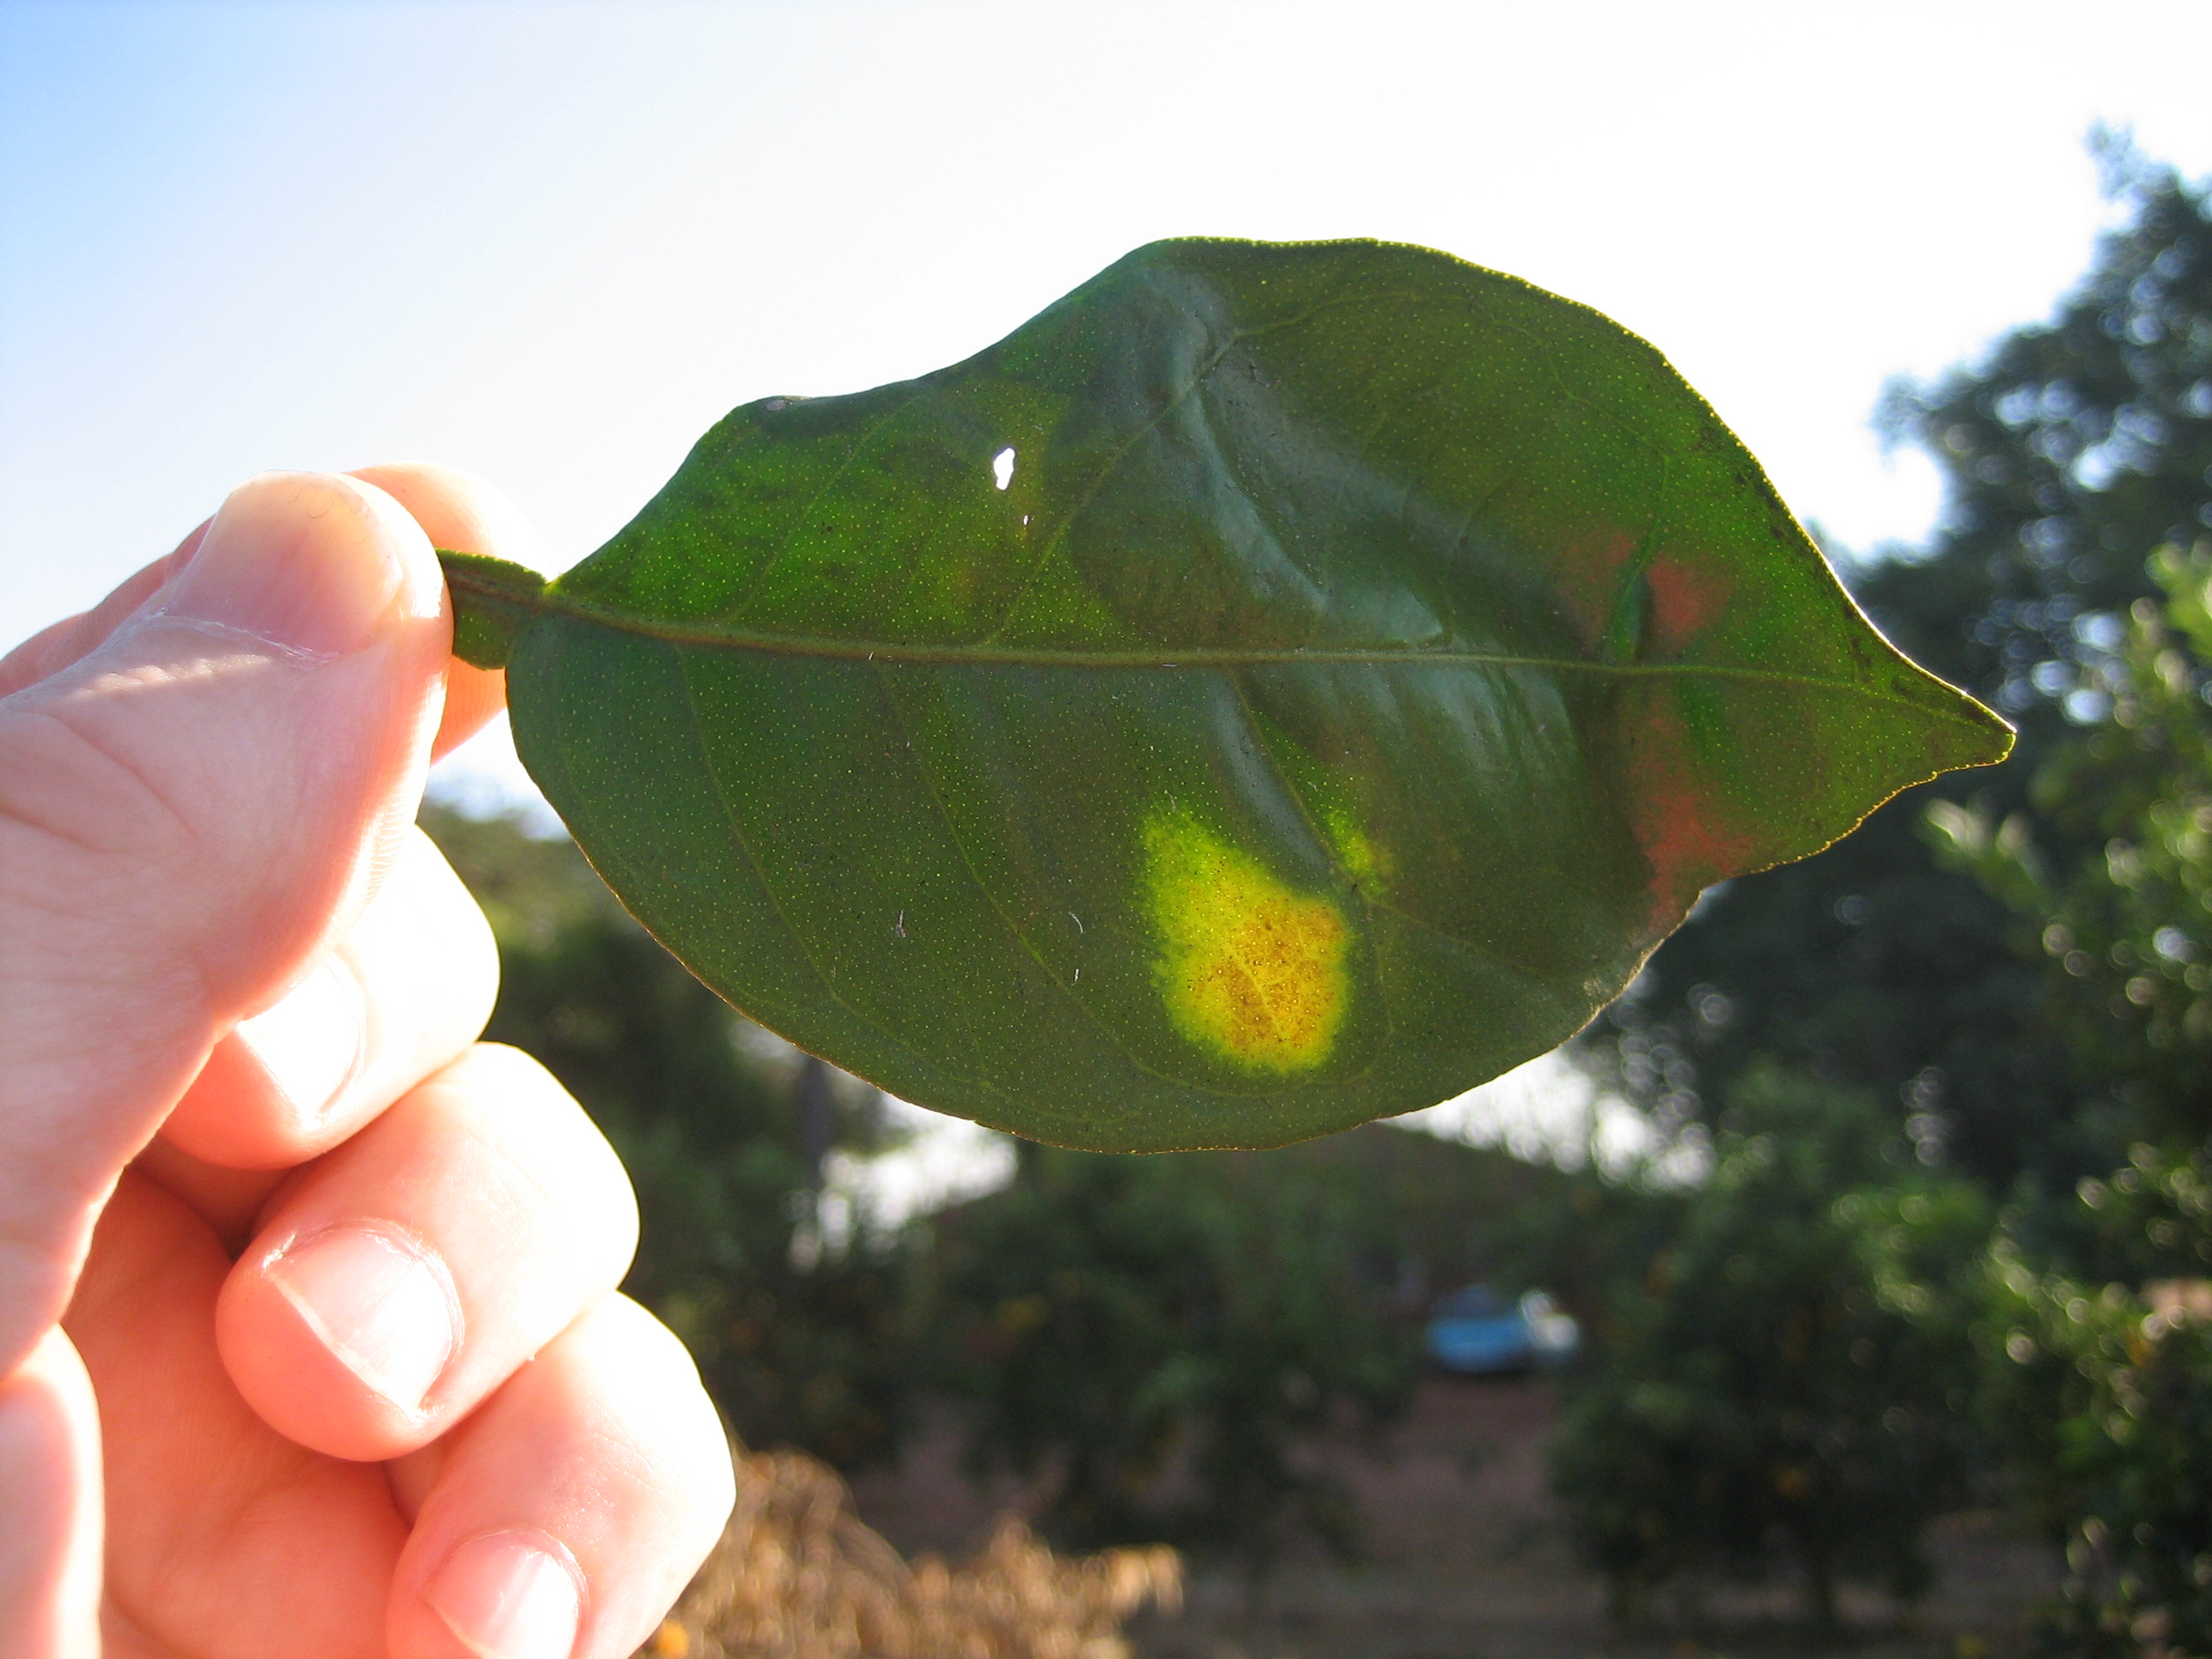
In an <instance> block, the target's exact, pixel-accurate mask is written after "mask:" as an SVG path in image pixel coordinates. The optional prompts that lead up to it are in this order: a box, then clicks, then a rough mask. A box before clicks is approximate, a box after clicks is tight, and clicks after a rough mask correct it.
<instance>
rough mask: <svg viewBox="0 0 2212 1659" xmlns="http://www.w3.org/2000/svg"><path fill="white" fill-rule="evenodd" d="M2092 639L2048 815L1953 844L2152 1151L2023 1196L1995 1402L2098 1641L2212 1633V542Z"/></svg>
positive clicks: (2046, 788)
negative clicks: (2208, 1477)
mask: <svg viewBox="0 0 2212 1659" xmlns="http://www.w3.org/2000/svg"><path fill="white" fill-rule="evenodd" d="M2149 574H2150V578H2151V579H2152V580H2154V582H2155V583H2156V585H2157V586H2158V588H2159V590H2160V592H2162V593H2163V595H2164V596H2165V604H2164V605H2159V604H2156V603H2154V602H2153V601H2151V600H2148V599H2138V600H2136V601H2135V603H2134V604H2133V605H2131V606H2130V612H2129V616H2128V618H2127V621H2126V624H2125V626H2124V629H2120V630H2118V635H2117V637H2114V636H2113V635H2109V634H2108V635H2105V636H2104V637H2103V638H2102V640H2101V641H2100V646H2101V647H2102V648H2100V649H2098V650H2095V651H2093V652H2088V653H2084V655H2083V657H2082V659H2081V662H2080V664H2079V667H2078V676H2077V684H2076V686H2075V692H2074V696H2075V710H2076V718H2077V719H2078V720H2082V721H2083V722H2084V723H2085V725H2086V728H2087V729H2086V730H2084V731H2082V732H2079V733H2077V734H2075V735H2073V736H2070V737H2069V738H2065V739H2063V741H2061V742H2059V743H2057V744H2054V745H2053V746H2052V748H2051V751H2050V753H2049V756H2048V757H2047V758H2046V760H2045V763H2044V765H2043V767H2042V769H2040V770H2039V773H2038V774H2037V775H2036V777H2035V780H2034V784H2033V790H2032V792H2031V795H2032V799H2033V805H2034V807H2035V808H2036V809H2037V810H2036V811H2034V812H2033V813H2030V812H2027V811H2021V812H2015V813H2014V814H2012V815H2010V816H2008V817H2006V818H2005V819H2004V820H2003V821H2002V823H1998V822H1997V821H1996V819H1995V817H1993V816H1992V815H1991V814H1990V812H1988V811H1969V810H1967V809H1965V808H1962V807H1960V806H1958V805H1955V804H1952V803H1948V802H1939V803H1937V804H1936V805H1935V806H1933V807H1932V808H1931V809H1930V811H1929V829H1930V832H1931V840H1932V841H1933V842H1934V843H1935V845H1936V849H1937V851H1938V854H1939V856H1941V857H1942V858H1943V859H1944V860H1945V861H1946V862H1947V863H1948V864H1950V865H1952V866H1954V867H1956V868H1960V869H1962V870H1965V871H1967V872H1971V873H1972V875H1973V876H1974V877H1975V878H1977V879H1978V880H1979V881H1980V882H1981V883H1982V884H1984V886H1985V887H1986V888H1987V889H1988V890H1990V892H1991V893H1992V894H1994V895H1996V896H1999V897H2001V898H2002V899H2003V900H2004V901H2005V902H2007V903H2008V904H2009V905H2010V906H2012V907H2013V908H2014V910H2015V915H2016V917H2017V921H2018V926H2017V928H2016V941H2017V944H2018V945H2019V948H2020V950H2021V954H2022V957H2023V958H2024V959H2026V960H2028V961H2031V962H2039V963H2040V965H2041V971H2042V973H2043V975H2044V976H2045V981H2046V983H2047V986H2048V987H2049V997H2048V1006H2050V1007H2051V1010H2052V1011H2053V1012H2054V1014H2055V1015H2056V1016H2057V1022H2058V1026H2059V1029H2060V1030H2062V1031H2063V1033H2064V1034H2065V1036H2066V1037H2067V1038H2068V1040H2069V1045H2070V1047H2071V1048H2072V1050H2073V1053H2074V1055H2075V1062H2076V1066H2077V1070H2078V1071H2079V1073H2081V1075H2082V1076H2083V1077H2084V1078H2086V1079H2091V1080H2093V1082H2094V1084H2095V1085H2097V1099H2098V1101H2099V1103H2100V1104H2099V1115H2100V1118H2101V1119H2102V1120H2103V1121H2104V1122H2105V1123H2106V1126H2107V1128H2108V1133H2110V1134H2112V1136H2115V1137H2118V1136H2124V1135H2135V1136H2139V1137H2142V1139H2139V1140H2138V1141H2137V1142H2136V1145H2135V1146H2133V1147H2132V1149H2131V1151H2130V1157H2129V1160H2128V1162H2127V1163H2126V1164H2124V1165H2123V1166H2122V1167H2120V1168H2119V1169H2118V1170H2113V1171H2112V1172H2110V1173H2109V1174H2108V1175H2106V1176H2104V1177H2103V1178H2101V1179H2084V1180H2082V1181H2081V1182H2080V1183H2079V1184H2078V1185H2077V1186H2076V1187H2075V1189H2074V1190H2073V1191H2071V1192H2068V1193H2063V1194H2055V1195H2052V1196H2051V1197H2048V1198H2045V1199H2044V1200H2041V1201H2040V1202H2027V1201H2024V1202H2021V1203H2020V1204H2017V1205H2015V1206H2013V1208H2012V1209H2011V1210H2010V1211H2008V1214H2007V1216H2006V1218H2005V1225H2004V1227H2003V1229H2002V1232H2001V1234H2000V1237H1999V1238H1998V1240H1997V1242H1996V1246H1995V1248H1994V1249H1993V1251H1992V1253H1991V1256H1990V1273H1989V1286H1988V1289H1989V1296H1990V1310H1989V1313H1988V1316H1987V1317H1986V1319H1985V1321H1984V1328H1983V1332H1982V1346H1983V1350H1984V1356H1985V1361H1986V1366H1987V1377H1986V1384H1985V1409H1986V1411H1987V1414H1988V1419H1989V1420H1990V1422H1991V1424H1992V1425H1994V1426H1995V1427H1996V1431H1997V1435H1998V1438H1999V1440H2000V1442H2001V1443H2002V1445H2003V1447H2004V1449H2005V1452H2006V1454H2007V1458H2008V1465H2009V1469H2010V1473H2011V1475H2012V1478H2013V1482H2014V1486H2015V1491H2016V1492H2017V1493H2018V1495H2019V1496H2020V1497H2021V1498H2022V1499H2023V1500H2025V1502H2026V1503H2027V1506H2028V1508H2029V1509H2030V1510H2031V1512H2032V1513H2033V1515H2034V1516H2036V1518H2037V1519H2038V1520H2039V1522H2041V1523H2042V1524H2043V1526H2044V1527H2045V1529H2046V1530H2047V1531H2048V1533H2049V1534H2050V1535H2051V1537H2052V1538H2053V1539H2054V1541H2057V1542H2058V1543H2060V1544H2061V1545H2062V1546H2063V1547H2064V1549H2065V1551H2066V1560H2067V1565H2068V1577H2067V1583H2066V1588H2065V1595H2064V1596H2063V1599H2062V1601H2061V1603H2060V1605H2059V1606H2058V1607H2057V1608H2056V1609H2055V1610H2054V1613H2053V1617H2052V1620H2051V1624H2052V1627H2053V1632H2054V1634H2055V1635H2056V1636H2057V1637H2058V1638H2060V1639H2062V1640H2063V1642H2064V1643H2065V1644H2066V1645H2067V1646H2068V1647H2069V1648H2070V1649H2071V1650H2075V1651H2083V1652H2090V1653H2100V1654H2101V1653H2111V1654H2121V1653H2135V1652H2172V1653H2180V1652H2202V1651H2205V1650H2208V1649H2212V1593H2209V1592H2208V1587H2212V1493H2208V1489H2207V1487H2206V1486H2205V1481H2204V1471H2205V1469H2206V1468H2207V1467H2208V1466H2212V1280H2208V1279H2206V1278H2205V1275H2206V1274H2207V1273H2212V1145H2208V1141H2207V1136H2208V1134H2212V711H2208V709H2207V708H2206V693H2207V690H2208V682H2207V679H2206V675H2205V671H2204V668H2203V665H2204V664H2206V663H2212V603H2208V601H2212V538H2197V540H2196V541H2195V542H2194V543H2192V544H2191V548H2190V550H2189V551H2187V552H2186V553H2185V552H2183V551H2182V550H2179V548H2175V547H2167V548H2164V549H2161V550H2160V551H2159V552H2158V553H2157V554H2155V555H2154V556H2153V557H2152V559H2151V560H2150V562H2149Z"/></svg>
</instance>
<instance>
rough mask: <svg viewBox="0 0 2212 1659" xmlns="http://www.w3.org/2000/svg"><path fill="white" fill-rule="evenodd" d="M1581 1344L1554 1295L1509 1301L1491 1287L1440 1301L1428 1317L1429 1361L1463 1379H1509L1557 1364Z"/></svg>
mask: <svg viewBox="0 0 2212 1659" xmlns="http://www.w3.org/2000/svg"><path fill="white" fill-rule="evenodd" d="M1581 1342H1582V1328H1581V1327H1580V1326H1578V1325H1577V1324H1576V1323H1575V1320H1574V1316H1572V1315H1571V1314H1568V1313H1565V1312H1563V1311H1562V1310H1560V1307H1559V1304H1558V1302H1556V1301H1554V1300H1553V1297H1552V1296H1551V1294H1550V1292H1548V1291H1529V1292H1528V1294H1527V1295H1525V1296H1522V1297H1520V1298H1518V1299H1517V1300H1516V1301H1511V1302H1509V1301H1507V1300H1505V1298H1504V1297H1501V1296H1499V1295H1498V1292H1497V1291H1494V1290H1492V1288H1491V1287H1490V1286H1489V1285H1468V1286H1467V1288H1466V1289H1464V1290H1459V1291H1453V1292H1452V1293H1451V1294H1450V1295H1449V1296H1446V1297H1440V1298H1439V1299H1438V1300H1437V1304H1436V1308H1435V1310H1434V1311H1433V1312H1432V1313H1431V1316H1430V1319H1429V1334H1428V1351H1429V1358H1431V1359H1432V1360H1434V1361H1435V1362H1436V1363H1437V1364H1438V1365H1440V1366H1442V1367H1443V1369H1444V1370H1448V1371H1451V1372H1454V1373H1455V1374H1457V1375H1459V1376H1511V1375H1514V1374H1516V1373H1518V1372H1521V1371H1526V1370H1533V1369H1534V1368H1535V1367H1536V1366H1539V1365H1556V1364H1559V1363H1560V1362H1561V1361H1563V1360H1565V1359H1566V1358H1569V1357H1570V1356H1571V1354H1573V1352H1574V1351H1575V1349H1576V1348H1577V1346H1580V1344H1581Z"/></svg>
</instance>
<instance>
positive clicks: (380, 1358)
mask: <svg viewBox="0 0 2212 1659" xmlns="http://www.w3.org/2000/svg"><path fill="white" fill-rule="evenodd" d="M426 532H427V533H426ZM525 534H526V532H522V531H520V528H519V526H517V525H516V524H515V521H514V519H513V509H512V508H510V507H507V506H506V504H505V503H504V502H503V501H501V499H500V498H499V497H497V496H496V495H494V494H493V493H492V492H490V491H489V490H488V489H486V488H485V487H484V486H483V485H481V484H479V483H475V482H474V481H473V480H471V479H469V478H467V477H465V476H464V475H461V474H458V473H453V472H449V471H443V470H440V469H433V468H426V467H387V468H377V469H372V470H370V471H367V472H364V473H362V474H360V475H358V476H357V477H355V478H341V477H328V476H322V475H309V474H272V475H269V476H267V477H261V478H257V479H255V480H253V481H252V483H248V484H246V485H245V486H244V487H242V488H241V489H239V490H238V491H236V492H235V493H234V495H232V496H231V497H230V498H229V500H228V501H226V502H225V503H224V504H223V507H222V510H221V512H219V513H217V514H216V517H215V518H214V519H213V520H210V522H209V523H208V524H207V525H204V526H201V528H200V529H199V530H198V531H196V532H193V534H192V535H191V537H189V538H186V540H185V543H184V544H182V545H181V546H179V548H178V549H177V550H176V551H175V552H174V553H173V554H171V555H170V556H168V557H167V559H164V560H161V561H160V562H158V563H156V564H155V565H153V566H149V568H147V569H146V570H144V571H142V572H141V573H140V574H139V575H138V576H137V577H135V578H134V579H132V580H131V581H130V582H128V583H126V584H125V586H123V587H121V588H119V589H118V590H117V592H115V593H114V594H113V595H112V596H111V597H110V598H109V599H108V600H107V601H106V603H105V604H103V605H100V607H99V608H98V609H96V610H94V611H90V612H88V613H87V614H86V615H85V616H83V617H78V618H73V619H72V620H71V621H70V622H67V623H60V624H58V625H57V626H56V627H55V628H52V629H48V630H47V631H46V633H44V634H42V635H39V636H37V637H36V638H34V639H33V640H31V641H28V642H27V643H26V644H25V645H24V646H22V647H20V648H19V649H18V650H17V651H15V653H13V654H12V655H10V656H9V658H7V659H6V660H5V661H4V662H0V1650H4V1651H5V1652H6V1653H7V1654H8V1655H9V1656H11V1659H16V1656H21V1659H90V1656H93V1655H95V1654H98V1653H100V1652H101V1651H103V1648H102V1637H103V1633H104V1639H105V1648H104V1651H105V1652H106V1654H107V1655H109V1656H111V1659H157V1656H158V1659H185V1656H190V1659H262V1656H270V1659H275V1656H277V1655H280V1654H281V1655H283V1656H287V1659H290V1656H296V1655H301V1654H313V1655H315V1656H317V1659H354V1656H359V1659H371V1656H377V1659H382V1656H387V1655H388V1656H391V1659H469V1656H471V1655H474V1656H477V1659H615V1656H618V1655H623V1654H627V1653H628V1652H629V1651H630V1650H631V1649H633V1648H634V1647H635V1645H636V1644H638V1643H639V1642H641V1640H643V1639H644V1638H645V1636H646V1635H647V1633H648V1632H650V1631H651V1630H652V1628H653V1625H654V1622H655V1621H656V1620H658V1619H659V1616H660V1614H661V1613H662V1612H663V1611H664V1610H665V1607H667V1605H668V1603H669V1602H670V1601H672V1600H673V1598H674V1597H675V1595H676V1594H677V1593H678V1591H679V1590H680V1589H682V1588H683V1585H684V1580H685V1579H686V1577H688V1576H689V1574H690V1571H691V1570H692V1569H693V1568H694V1567H695V1566H696V1565H697V1563H698V1562H699V1560H700V1559H702V1557H703V1556H704V1554H705V1553H706V1551H707V1549H708V1547H709V1546H710V1545H711V1544H712V1542H713V1541H714V1536H715V1534H717V1532H718V1531H719V1529H720V1526H721V1523H722V1520H723V1517H724V1516H726V1513H727V1511H728V1509H729V1505H730V1499H731V1477H730V1470H729V1462H728V1458H727V1456H726V1452H725V1448H724V1444H723V1440H722V1436H721V1431H720V1428H719V1426H718V1425H717V1423H716V1421H715V1418H714V1412H713V1409H712V1407H711V1406H710V1405H709V1404H708V1401H707V1398H706V1396H705V1395H704V1393H703V1392H702V1390H701V1389H700V1386H699V1382H698V1376H697V1373H696V1370H695V1369H694V1368H693V1366H692V1364H691V1362H690V1358H689V1357H688V1356H687V1355H686V1354H685V1353H684V1350H683V1349H682V1347H681V1346H679V1345H678V1343H677V1342H676V1340H675V1339H674V1338H673V1337H672V1336H671V1335H670V1334H668V1332H667V1331H666V1330H665V1328H662V1327H661V1326H660V1325H659V1323H658V1322H655V1321H654V1320H653V1318H652V1317H651V1316H649V1315H647V1313H645V1312H644V1311H643V1310H641V1309H640V1308H639V1307H637V1306H636V1305H635V1304H633V1303H631V1302H629V1301H628V1300H627V1299H626V1298H624V1297H621V1296H619V1295H617V1294H615V1293H614V1286H615V1285H616V1284H617V1281H618V1280H619V1279H621V1277H622V1275H623V1271H624V1270H625V1268H626V1267H627V1266H628V1264H629V1256H630V1252H631V1250H632V1249H633V1248H634V1246H635V1240H636V1226H637V1222H636V1210H635V1200H633V1199H632V1197H631V1194H630V1191H629V1183H628V1182H627V1180H626V1179H625V1178H624V1176H623V1171H622V1169H621V1167H620V1165H619V1164H617V1162H616V1160H615V1158H614V1155H613V1153H612V1152H611V1151H610V1149H609V1148H608V1146H607V1145H606V1143H605V1140H604V1139H601V1138H600V1136H599V1133H598V1132H597V1130H596V1129H594V1128H593V1127H592V1125H591V1123H590V1121H589V1120H588V1119H587V1118H586V1116H585V1115H584V1114H583V1112H582V1110H581V1109H580V1108H579V1107H578V1106H577V1105H576V1103H574V1101H573V1100H571V1099H570V1098H569V1097H568V1096H567V1094H565V1093H564V1092H563V1091H562V1089H561V1088H560V1086H559V1085H557V1084H556V1083H555V1082H554V1081H553V1079H551V1078H550V1076H548V1075H547V1074H546V1073H544V1071H543V1070H542V1069H541V1068H539V1067H538V1066H537V1065H536V1063H535V1062H534V1061H532V1060H529V1059H527V1058H526V1056H524V1055H522V1054H520V1053H518V1052H516V1051H515V1050H513V1049H507V1048H495V1047H489V1046H485V1045H480V1044H477V1043H476V1042H475V1038H476V1036H477V1033H478V1032H479V1031H480V1030H481V1029H482V1027H483V1021H484V1019H485V1018H486V1017H487V1016H488V1015H489V1012H490V1008H491V1004H492V998H493V993H494V989H495V980H496V972H497V963H496V958H495V955H494V952H493V950H492V946H491V940H490V935H489V930H488V929H487V927H486V926H485V924H484V921H483V915H481V913H480V912H478V911H477V908H476V907H475V905H474V904H473V903H472V902H471V901H470V899H469V897H468V895H467V893H466V892H465V890H464V889H463V888H462V887H461V885H460V884H459V881H458V880H457V879H456V878H454V876H453V872H452V871H451V870H450V869H448V868H447V866H446V864H445V862H444V860H442V859H441V857H440V856H439V854H437V852H436V851H435V849H434V848H432V847H431V846H430V844H429V842H428V841H427V840H426V839H425V838H424V837H423V836H422V833H421V832H420V831H419V830H417V829H415V828H414V824H413V819H414V814H415V808H416V802H417V800H418V799H419V798H420V795H421V793H422V775H423V772H424V769H425V768H426V766H427V765H428V761H429V759H430V757H431V756H432V754H433V752H434V749H435V750H442V749H443V748H445V747H448V746H450V745H451V744H453V743H456V742H458V741H459V739H460V738H463V737H465V736H466V735H467V734H468V733H469V732H471V731H472V730H473V729H474V728H475V727H476V726H478V725H480V724H482V722H483V720H484V719H485V718H487V717H488V716H489V714H491V713H492V712H493V711H494V710H495V708H497V707H498V704H499V701H500V696H501V685H500V683H499V677H497V676H495V675H486V674H483V673H480V672H479V671H476V670H473V669H469V668H467V667H466V666H465V665H462V664H459V663H458V662H455V661H454V660H453V659H452V658H451V657H450V656H449V654H448V652H449V645H450V640H451V622H450V618H449V617H448V615H447V610H446V602H445V592H444V584H443V582H442V580H441V577H440V574H439V569H438V565H437V562H436V559H435V556H433V554H432V551H431V549H432V545H433V542H434V539H435V543H436V544H438V545H441V546H446V547H451V548H456V549H460V550H471V551H479V552H484V553H490V554H497V555H501V556H507V557H510V558H513V557H521V558H523V559H527V558H528V556H529V554H528V550H527V549H526V547H522V546H518V545H517V540H518V538H520V537H522V536H523V535H525ZM64 1310H66V1311H64ZM103 1459H104V1462H105V1473H104V1477H103V1472H102V1464H103ZM103 1483H104V1484H103ZM103 1490H104V1494H105V1499H104V1503H103ZM103 1518H104V1527H105V1534H106V1541H105V1549H104V1567H103V1548H102V1543H101V1532H102V1528H103Z"/></svg>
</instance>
